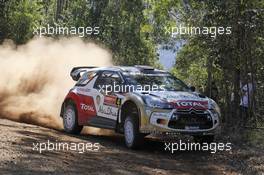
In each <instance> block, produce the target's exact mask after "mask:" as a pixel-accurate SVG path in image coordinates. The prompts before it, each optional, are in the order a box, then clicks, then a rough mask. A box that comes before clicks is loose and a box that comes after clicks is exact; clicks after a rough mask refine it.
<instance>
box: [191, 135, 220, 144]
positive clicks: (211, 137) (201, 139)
mask: <svg viewBox="0 0 264 175" xmlns="http://www.w3.org/2000/svg"><path fill="white" fill-rule="evenodd" d="M193 139H194V142H197V143H208V144H210V143H213V142H214V139H215V137H214V135H206V136H193Z"/></svg>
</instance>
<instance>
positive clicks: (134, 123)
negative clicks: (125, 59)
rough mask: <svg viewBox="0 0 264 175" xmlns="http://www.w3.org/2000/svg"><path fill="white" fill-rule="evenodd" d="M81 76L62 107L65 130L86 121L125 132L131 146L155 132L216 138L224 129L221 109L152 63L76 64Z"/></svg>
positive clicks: (73, 74) (73, 130)
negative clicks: (115, 65)
mask: <svg viewBox="0 0 264 175" xmlns="http://www.w3.org/2000/svg"><path fill="white" fill-rule="evenodd" d="M71 77H72V78H73V80H75V81H77V83H76V84H75V86H74V87H73V88H72V89H70V91H69V93H68V94H67V96H66V98H65V100H64V101H63V104H62V107H61V116H62V117H63V124H64V129H65V131H66V132H68V133H74V134H78V133H80V132H81V130H82V128H83V126H93V127H99V128H107V129H113V130H115V131H116V132H119V133H124V135H125V142H126V145H127V147H129V148H135V147H137V146H139V145H140V144H141V143H142V141H143V138H144V137H145V136H146V135H148V134H152V133H170V134H171V133H172V134H173V133H180V134H189V135H191V136H193V137H194V139H195V140H197V141H200V142H212V141H213V140H214V136H215V135H216V134H217V133H219V130H220V123H221V122H220V121H221V120H220V109H219V107H218V105H217V104H216V103H215V102H214V101H213V100H212V99H210V98H208V97H206V96H204V95H201V94H199V93H197V92H195V89H194V88H190V87H188V86H187V85H186V84H185V83H183V82H182V81H181V80H179V79H177V78H176V77H174V76H172V75H171V74H170V73H168V72H166V71H163V70H157V69H154V68H152V67H149V66H134V67H101V68H96V67H75V68H73V69H72V71H71Z"/></svg>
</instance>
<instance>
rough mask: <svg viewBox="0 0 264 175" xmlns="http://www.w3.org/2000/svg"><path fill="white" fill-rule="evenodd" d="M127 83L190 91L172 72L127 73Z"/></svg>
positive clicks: (168, 89)
mask: <svg viewBox="0 0 264 175" xmlns="http://www.w3.org/2000/svg"><path fill="white" fill-rule="evenodd" d="M125 79H126V82H127V84H130V85H141V86H159V87H162V90H167V91H190V88H189V87H188V86H187V85H186V84H185V83H184V82H182V81H181V80H179V79H177V78H176V77H174V76H172V75H170V74H136V75H131V74H130V75H125Z"/></svg>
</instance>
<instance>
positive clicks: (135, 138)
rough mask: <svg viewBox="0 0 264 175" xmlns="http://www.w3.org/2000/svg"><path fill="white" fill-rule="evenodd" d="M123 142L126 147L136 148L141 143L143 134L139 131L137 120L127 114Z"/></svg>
mask: <svg viewBox="0 0 264 175" xmlns="http://www.w3.org/2000/svg"><path fill="white" fill-rule="evenodd" d="M124 134H125V142H126V146H127V147H128V148H138V147H139V146H140V145H142V143H143V140H144V135H143V134H141V133H140V132H139V122H138V120H137V118H136V117H131V116H128V117H126V119H125V122H124Z"/></svg>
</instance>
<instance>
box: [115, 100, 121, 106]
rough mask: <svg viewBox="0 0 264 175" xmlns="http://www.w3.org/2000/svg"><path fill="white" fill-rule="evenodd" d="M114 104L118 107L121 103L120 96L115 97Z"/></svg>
mask: <svg viewBox="0 0 264 175" xmlns="http://www.w3.org/2000/svg"><path fill="white" fill-rule="evenodd" d="M116 105H117V106H118V107H119V106H120V105H121V98H116Z"/></svg>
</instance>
